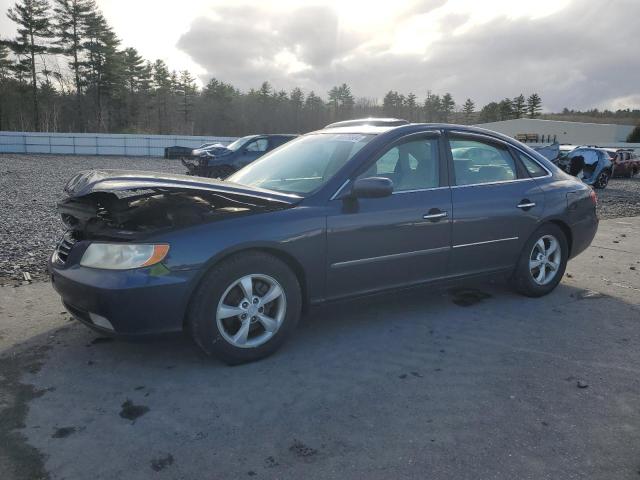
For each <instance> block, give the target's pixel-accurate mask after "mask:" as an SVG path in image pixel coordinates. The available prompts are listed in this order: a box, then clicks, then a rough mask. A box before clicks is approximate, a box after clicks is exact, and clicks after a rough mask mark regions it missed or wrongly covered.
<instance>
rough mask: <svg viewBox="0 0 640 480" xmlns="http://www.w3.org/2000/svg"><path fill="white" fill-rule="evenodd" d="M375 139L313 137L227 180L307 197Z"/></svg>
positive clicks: (342, 135)
mask: <svg viewBox="0 0 640 480" xmlns="http://www.w3.org/2000/svg"><path fill="white" fill-rule="evenodd" d="M374 136H375V135H365V134H354V133H314V134H310V135H305V136H303V137H298V138H297V139H295V140H292V141H290V142H288V143H285V144H284V145H283V146H282V147H280V148H278V149H277V150H274V151H273V152H272V153H268V154H266V155H265V156H263V157H261V158H260V159H259V160H257V161H256V162H253V163H251V164H249V165H247V166H246V167H244V168H243V169H241V170H239V171H238V172H236V173H235V174H233V175H231V176H230V177H229V178H228V179H227V180H229V181H230V182H236V183H240V184H243V185H248V186H251V187H259V188H267V189H269V190H277V191H281V192H288V193H297V194H301V195H307V194H309V193H311V192H313V191H314V190H317V189H318V188H320V187H321V186H322V185H324V184H325V183H327V182H328V181H329V180H330V179H331V178H332V177H333V176H334V175H335V173H336V172H337V171H338V170H339V169H340V168H341V167H342V166H343V165H344V164H346V163H347V162H348V161H349V160H350V159H351V158H352V157H353V156H354V155H355V154H356V153H357V152H358V151H359V150H360V149H361V148H362V147H364V146H365V145H366V144H367V143H368V142H370V141H371V139H372V138H373V137H374Z"/></svg>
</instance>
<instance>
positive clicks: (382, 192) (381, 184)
mask: <svg viewBox="0 0 640 480" xmlns="http://www.w3.org/2000/svg"><path fill="white" fill-rule="evenodd" d="M392 193H393V182H392V181H391V180H390V179H388V178H386V177H367V178H359V179H358V180H356V181H355V182H353V187H352V188H351V192H350V195H349V196H350V197H353V198H382V197H388V196H389V195H391V194H392Z"/></svg>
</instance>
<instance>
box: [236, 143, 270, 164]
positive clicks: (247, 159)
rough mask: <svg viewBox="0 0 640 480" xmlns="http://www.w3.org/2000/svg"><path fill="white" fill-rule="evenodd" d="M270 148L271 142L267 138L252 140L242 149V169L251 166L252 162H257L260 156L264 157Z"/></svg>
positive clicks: (240, 162)
mask: <svg viewBox="0 0 640 480" xmlns="http://www.w3.org/2000/svg"><path fill="white" fill-rule="evenodd" d="M268 147H269V140H268V139H266V138H256V139H255V140H251V141H250V142H249V143H247V144H246V145H245V146H244V147H242V153H241V154H240V161H239V162H238V163H239V164H240V168H242V167H244V166H245V165H249V164H250V163H251V162H253V161H255V160H257V159H258V158H259V157H260V156H262V155H264V153H265V152H266V151H267V148H268Z"/></svg>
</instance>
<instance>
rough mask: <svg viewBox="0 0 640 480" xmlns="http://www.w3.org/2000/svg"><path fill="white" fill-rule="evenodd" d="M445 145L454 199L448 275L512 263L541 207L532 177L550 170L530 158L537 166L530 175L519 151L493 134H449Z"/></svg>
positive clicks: (538, 218)
mask: <svg viewBox="0 0 640 480" xmlns="http://www.w3.org/2000/svg"><path fill="white" fill-rule="evenodd" d="M447 144H448V148H447V151H448V153H449V162H450V169H449V172H450V177H451V178H452V187H451V191H452V203H453V214H452V217H453V224H452V244H453V245H452V253H451V267H450V273H451V274H452V275H464V274H474V273H482V272H489V271H491V270H498V269H502V268H505V267H510V266H512V265H515V263H516V261H517V259H518V257H519V255H520V252H521V250H522V247H523V246H524V243H525V242H526V241H527V239H528V238H529V236H530V235H531V234H532V233H533V231H534V230H535V229H536V228H537V226H538V222H539V220H540V217H541V215H542V212H543V211H544V193H543V192H542V190H541V189H540V188H539V187H538V186H537V184H536V181H535V179H534V178H532V177H533V176H544V175H548V174H549V173H548V172H547V171H546V170H545V169H544V168H542V167H541V166H540V165H539V164H538V163H537V162H535V161H533V160H532V159H529V161H531V162H533V165H534V166H535V167H537V168H538V171H537V173H533V174H532V173H530V172H529V171H528V170H527V169H526V168H525V167H524V165H523V164H522V162H521V161H520V159H518V158H517V156H518V155H524V154H522V153H521V152H517V151H515V150H512V149H511V148H510V147H509V146H508V145H507V144H506V143H504V142H501V141H499V140H496V139H493V138H492V137H487V136H484V135H476V134H466V133H465V134H462V133H450V134H449V135H448V136H447ZM525 157H526V155H525ZM527 158H528V157H527ZM532 168H533V167H532Z"/></svg>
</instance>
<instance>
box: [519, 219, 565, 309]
mask: <svg viewBox="0 0 640 480" xmlns="http://www.w3.org/2000/svg"><path fill="white" fill-rule="evenodd" d="M568 253H569V248H568V243H567V238H566V237H565V234H564V232H563V231H562V230H561V229H560V227H558V226H556V225H553V224H546V225H543V226H541V227H540V228H538V230H536V231H535V232H534V233H533V235H531V237H530V238H529V240H527V243H526V244H525V246H524V248H523V250H522V253H521V254H520V259H519V260H518V265H517V267H516V270H515V272H514V274H513V280H514V285H515V288H516V290H517V291H518V292H520V293H522V294H523V295H527V296H529V297H541V296H542V295H546V294H547V293H549V292H551V291H552V290H553V289H554V288H556V286H557V285H558V283H560V280H562V276H563V275H564V271H565V269H566V267H567V258H568Z"/></svg>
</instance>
